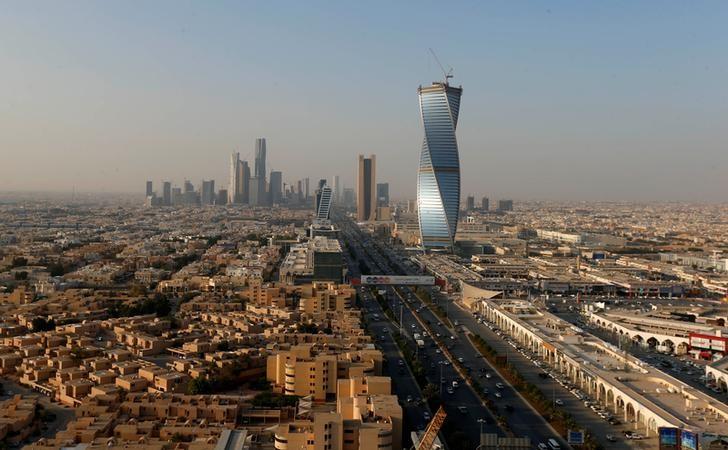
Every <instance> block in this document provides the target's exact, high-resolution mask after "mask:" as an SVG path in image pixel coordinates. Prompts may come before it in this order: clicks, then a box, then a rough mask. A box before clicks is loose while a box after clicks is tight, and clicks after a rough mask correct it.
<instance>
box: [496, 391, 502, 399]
mask: <svg viewBox="0 0 728 450" xmlns="http://www.w3.org/2000/svg"><path fill="white" fill-rule="evenodd" d="M495 398H503V396H502V395H501V393H500V392H496V393H495Z"/></svg>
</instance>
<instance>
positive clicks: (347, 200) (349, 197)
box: [342, 188, 356, 208]
mask: <svg viewBox="0 0 728 450" xmlns="http://www.w3.org/2000/svg"><path fill="white" fill-rule="evenodd" d="M342 201H343V203H344V206H345V207H347V208H351V207H353V206H355V203H356V196H355V195H354V189H352V188H344V194H343V200H342Z"/></svg>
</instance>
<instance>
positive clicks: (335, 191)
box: [331, 175, 341, 203]
mask: <svg viewBox="0 0 728 450" xmlns="http://www.w3.org/2000/svg"><path fill="white" fill-rule="evenodd" d="M331 193H332V201H333V203H341V185H340V184H339V176H338V175H334V181H333V186H331Z"/></svg>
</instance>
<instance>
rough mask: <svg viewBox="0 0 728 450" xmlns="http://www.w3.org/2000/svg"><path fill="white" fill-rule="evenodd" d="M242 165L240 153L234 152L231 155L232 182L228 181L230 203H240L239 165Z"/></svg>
mask: <svg viewBox="0 0 728 450" xmlns="http://www.w3.org/2000/svg"><path fill="white" fill-rule="evenodd" d="M239 164H240V153H239V152H233V154H231V155H230V180H229V181H228V203H231V204H232V203H238V202H239V201H240V200H239V195H238V194H239V191H238V184H239V181H238V177H239V173H238V165H239Z"/></svg>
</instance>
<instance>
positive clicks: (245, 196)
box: [236, 161, 250, 204]
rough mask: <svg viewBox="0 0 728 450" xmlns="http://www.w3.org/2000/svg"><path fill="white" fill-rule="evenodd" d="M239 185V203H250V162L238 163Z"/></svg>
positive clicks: (237, 188) (237, 194)
mask: <svg viewBox="0 0 728 450" xmlns="http://www.w3.org/2000/svg"><path fill="white" fill-rule="evenodd" d="M237 182H238V184H237V186H236V190H237V192H236V196H237V198H238V203H243V204H248V203H250V190H249V189H250V166H249V165H248V161H238V180H237Z"/></svg>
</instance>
